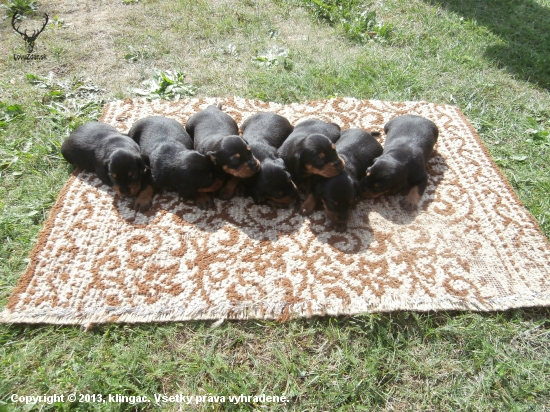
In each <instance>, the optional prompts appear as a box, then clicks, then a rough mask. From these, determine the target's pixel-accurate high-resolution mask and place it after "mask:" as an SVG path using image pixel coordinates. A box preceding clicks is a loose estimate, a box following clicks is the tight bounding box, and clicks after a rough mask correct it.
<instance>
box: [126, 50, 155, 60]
mask: <svg viewBox="0 0 550 412" xmlns="http://www.w3.org/2000/svg"><path fill="white" fill-rule="evenodd" d="M128 50H129V52H128V53H126V54H125V55H124V58H125V59H126V60H127V61H129V62H132V63H133V62H137V61H143V60H145V59H149V58H151V53H149V52H148V51H144V50H137V49H136V48H134V47H133V46H128Z"/></svg>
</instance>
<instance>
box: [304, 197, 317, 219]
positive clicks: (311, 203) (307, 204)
mask: <svg viewBox="0 0 550 412" xmlns="http://www.w3.org/2000/svg"><path fill="white" fill-rule="evenodd" d="M316 205H317V202H316V201H315V196H313V195H312V194H309V195H307V197H306V200H304V203H302V206H300V214H301V215H302V216H309V215H311V214H312V213H313V211H314V210H315V206H316Z"/></svg>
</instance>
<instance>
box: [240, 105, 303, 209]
mask: <svg viewBox="0 0 550 412" xmlns="http://www.w3.org/2000/svg"><path fill="white" fill-rule="evenodd" d="M241 130H242V132H243V139H244V140H246V141H247V142H248V143H249V145H250V148H251V149H252V154H253V155H254V157H256V158H257V159H258V160H259V161H260V170H259V171H258V173H256V174H255V175H254V176H252V177H250V178H248V179H243V183H244V185H245V187H246V188H247V189H248V192H249V193H251V195H252V198H253V199H254V203H256V204H260V203H264V202H265V200H266V199H269V200H272V201H273V202H275V205H276V206H281V207H284V206H285V205H288V204H290V203H294V202H295V201H296V198H297V197H298V189H297V188H296V185H295V184H294V182H293V181H292V179H291V176H290V173H289V172H288V170H287V168H286V166H285V162H284V161H283V160H282V159H280V158H279V157H278V156H277V148H278V147H280V146H281V145H282V144H283V142H284V141H285V139H286V138H287V137H288V135H289V134H290V133H292V130H293V127H292V125H291V124H290V122H289V121H288V120H287V119H285V118H284V117H282V116H279V115H278V114H275V113H268V112H264V113H257V114H255V115H253V116H251V117H249V118H248V119H246V120H245V122H244V123H243V124H242V126H241Z"/></svg>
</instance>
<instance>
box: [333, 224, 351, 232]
mask: <svg viewBox="0 0 550 412" xmlns="http://www.w3.org/2000/svg"><path fill="white" fill-rule="evenodd" d="M347 228H348V224H347V223H334V224H333V225H332V229H334V230H335V231H336V232H338V233H342V232H345V231H346V230H347Z"/></svg>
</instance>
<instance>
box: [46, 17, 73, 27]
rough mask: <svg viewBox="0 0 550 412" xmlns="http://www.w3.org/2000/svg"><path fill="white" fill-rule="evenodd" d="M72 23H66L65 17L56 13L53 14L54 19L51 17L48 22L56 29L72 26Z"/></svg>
mask: <svg viewBox="0 0 550 412" xmlns="http://www.w3.org/2000/svg"><path fill="white" fill-rule="evenodd" d="M71 24H72V23H65V19H63V18H61V17H59V15H57V14H56V15H55V16H53V18H52V19H50V22H49V23H48V25H49V26H50V27H53V28H55V29H59V28H62V27H68V26H70V25H71Z"/></svg>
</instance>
